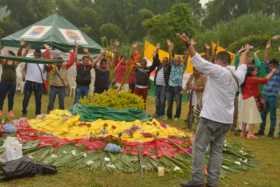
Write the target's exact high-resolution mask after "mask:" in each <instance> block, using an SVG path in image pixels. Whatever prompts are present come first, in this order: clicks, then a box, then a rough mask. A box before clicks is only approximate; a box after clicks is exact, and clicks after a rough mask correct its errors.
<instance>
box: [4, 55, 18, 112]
mask: <svg viewBox="0 0 280 187" xmlns="http://www.w3.org/2000/svg"><path fill="white" fill-rule="evenodd" d="M9 55H11V56H15V54H14V53H13V52H11V51H9ZM0 64H2V68H3V73H2V76H1V81H0V117H1V116H2V115H3V105H4V101H5V98H6V97H8V116H9V117H14V112H13V106H14V97H15V94H16V67H17V63H16V62H13V61H10V60H3V61H0Z"/></svg>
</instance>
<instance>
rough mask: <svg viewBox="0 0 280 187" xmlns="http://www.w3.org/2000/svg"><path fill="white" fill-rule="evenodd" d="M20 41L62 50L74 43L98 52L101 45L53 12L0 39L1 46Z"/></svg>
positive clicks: (14, 45) (16, 43) (18, 44)
mask: <svg viewBox="0 0 280 187" xmlns="http://www.w3.org/2000/svg"><path fill="white" fill-rule="evenodd" d="M21 41H26V42H28V43H29V44H30V45H31V47H32V48H40V47H43V44H48V45H49V46H51V47H53V48H55V49H59V50H61V51H64V52H68V51H70V50H71V49H72V48H73V47H74V46H75V44H76V43H78V44H79V46H80V47H82V48H88V49H89V51H90V52H91V53H98V52H99V51H100V50H101V49H102V47H101V46H100V45H99V44H98V43H96V42H95V41H94V40H92V39H91V38H90V37H89V36H87V35H86V34H85V33H83V32H82V31H80V30H79V29H78V28H77V27H76V26H74V25H73V24H72V23H70V22H69V21H67V20H66V19H65V18H63V17H61V16H59V15H57V14H54V15H51V16H49V17H47V18H45V19H43V20H41V21H39V22H37V23H35V24H33V25H30V26H28V27H26V28H25V29H22V30H20V31H18V32H16V33H14V34H11V35H9V36H7V37H4V38H2V39H1V40H0V42H1V45H2V46H8V47H19V46H20V42H21Z"/></svg>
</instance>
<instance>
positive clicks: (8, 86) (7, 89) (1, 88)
mask: <svg viewBox="0 0 280 187" xmlns="http://www.w3.org/2000/svg"><path fill="white" fill-rule="evenodd" d="M15 94H16V83H9V82H1V83H0V111H2V110H3V105H4V101H5V98H6V96H8V111H12V110H13V106H14V97H15Z"/></svg>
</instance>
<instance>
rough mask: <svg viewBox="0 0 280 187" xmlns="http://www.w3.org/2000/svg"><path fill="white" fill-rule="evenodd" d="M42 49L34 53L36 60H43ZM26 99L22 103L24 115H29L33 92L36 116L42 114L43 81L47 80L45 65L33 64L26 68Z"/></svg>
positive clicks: (27, 65)
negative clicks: (28, 109) (28, 108)
mask: <svg viewBox="0 0 280 187" xmlns="http://www.w3.org/2000/svg"><path fill="white" fill-rule="evenodd" d="M41 56H42V53H41V51H40V49H36V50H35V51H34V58H41ZM24 71H25V84H24V92H23V93H24V97H23V102H22V115H23V116H26V115H27V107H28V104H29V100H30V97H31V95H32V92H34V95H35V108H36V110H35V114H36V115H39V114H41V98H42V94H43V80H46V70H45V65H44V64H31V63H28V64H26V66H25V70H24Z"/></svg>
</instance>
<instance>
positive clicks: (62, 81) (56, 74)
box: [47, 49, 77, 113]
mask: <svg viewBox="0 0 280 187" xmlns="http://www.w3.org/2000/svg"><path fill="white" fill-rule="evenodd" d="M47 50H48V49H47ZM76 51H77V49H75V50H73V51H71V52H70V54H69V58H68V61H67V63H63V64H57V65H49V66H48V73H49V83H50V93H49V104H48V113H49V112H50V111H51V110H53V109H54V103H55V99H56V96H58V103H59V109H61V110H63V109H64V98H65V95H66V87H67V86H68V81H67V70H68V69H69V68H70V67H71V65H72V64H73V62H74V61H75V59H76V56H77V53H76ZM55 59H57V60H59V61H62V62H63V58H62V57H61V56H59V54H56V57H55Z"/></svg>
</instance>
